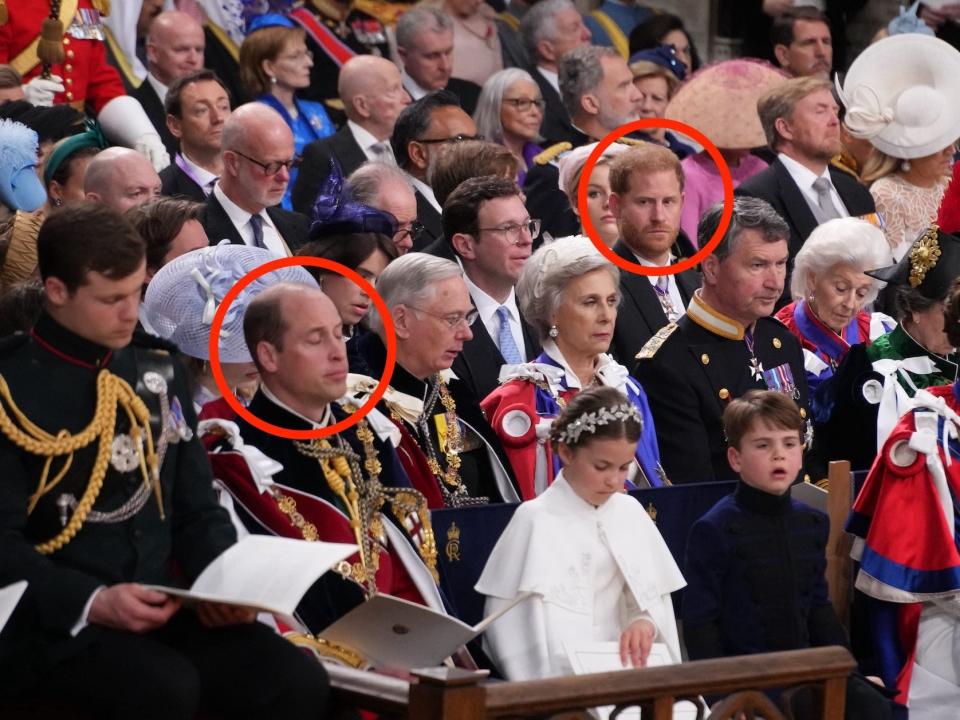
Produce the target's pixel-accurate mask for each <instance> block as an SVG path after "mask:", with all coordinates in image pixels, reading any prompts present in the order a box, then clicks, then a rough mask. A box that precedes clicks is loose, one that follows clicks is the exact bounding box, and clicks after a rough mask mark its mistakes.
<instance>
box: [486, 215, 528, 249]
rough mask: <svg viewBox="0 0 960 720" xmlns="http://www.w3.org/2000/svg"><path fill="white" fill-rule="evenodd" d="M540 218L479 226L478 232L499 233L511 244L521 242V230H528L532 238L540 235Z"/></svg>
mask: <svg viewBox="0 0 960 720" xmlns="http://www.w3.org/2000/svg"><path fill="white" fill-rule="evenodd" d="M540 222H541V221H540V220H532V219H531V220H527V221H526V222H525V223H520V224H519V225H518V224H517V223H510V224H509V225H504V226H503V227H495V228H477V232H489V233H497V234H499V235H500V237H502V238H503V239H504V240H506V241H507V242H508V243H510V244H511V245H516V244H518V243H519V242H520V239H521V232H523V231H524V230H526V231H527V233H529V235H530V239H531V240H533V239H535V238H536V237H537V236H538V235H540Z"/></svg>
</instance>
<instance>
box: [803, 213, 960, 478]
mask: <svg viewBox="0 0 960 720" xmlns="http://www.w3.org/2000/svg"><path fill="white" fill-rule="evenodd" d="M867 274H868V275H871V276H873V277H875V278H877V279H878V280H884V281H886V282H887V283H889V284H890V285H891V286H893V288H894V289H895V294H894V302H895V305H896V314H897V320H898V322H899V324H898V325H897V326H896V327H895V328H894V329H893V330H891V331H890V332H888V333H887V334H886V335H881V336H880V337H878V338H877V339H876V340H874V341H873V343H872V344H871V345H869V346H865V345H854V346H853V347H852V348H850V352H848V353H847V356H846V357H845V358H844V359H843V362H842V363H841V364H840V367H839V368H837V372H836V373H835V374H834V376H833V377H832V378H831V379H830V380H829V381H828V382H826V383H824V384H823V387H821V388H818V389H817V393H816V395H815V396H814V398H813V399H812V408H813V417H814V426H815V427H816V436H815V437H816V443H815V448H816V450H817V454H818V455H822V456H823V457H824V458H825V459H826V460H828V461H829V460H850V464H851V467H852V468H853V469H854V470H865V469H867V468H869V467H870V466H871V465H872V464H873V460H874V458H875V457H876V455H877V449H878V447H880V446H881V445H882V444H883V440H884V439H886V437H887V435H889V433H890V431H891V430H893V427H894V425H896V422H897V420H898V419H899V417H900V416H901V415H903V414H904V413H905V412H907V410H909V409H910V408H909V407H908V402H909V401H908V399H909V398H911V397H913V394H914V393H915V392H916V391H917V390H922V389H923V388H927V387H931V386H933V385H948V384H950V383H952V382H953V381H954V380H956V379H957V362H956V357H955V355H954V348H953V347H951V345H950V341H949V340H948V339H947V334H946V332H945V331H944V320H943V310H944V303H945V302H949V301H950V297H951V296H954V295H955V291H954V289H953V285H954V281H955V280H956V278H957V277H958V276H960V239H958V238H957V237H955V236H953V235H950V234H948V233H945V232H943V231H942V230H939V229H937V227H936V226H931V227H930V228H928V229H927V230H926V231H924V233H923V234H922V235H921V236H920V237H919V238H917V239H916V240H915V241H914V243H913V245H912V246H911V248H910V250H909V251H908V252H907V253H906V254H905V255H904V256H903V258H902V259H901V260H900V262H898V263H896V264H895V265H891V266H889V267H885V268H881V269H879V270H874V271H873V272H869V273H867ZM881 436H882V438H881Z"/></svg>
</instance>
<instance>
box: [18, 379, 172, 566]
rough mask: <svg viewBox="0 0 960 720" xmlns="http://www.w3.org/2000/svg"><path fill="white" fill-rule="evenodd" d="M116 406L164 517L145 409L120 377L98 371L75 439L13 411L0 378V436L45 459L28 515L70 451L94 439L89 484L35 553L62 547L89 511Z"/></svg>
mask: <svg viewBox="0 0 960 720" xmlns="http://www.w3.org/2000/svg"><path fill="white" fill-rule="evenodd" d="M118 406H119V407H120V408H122V409H123V410H124V412H125V413H126V415H127V417H128V419H129V421H130V434H131V436H132V437H133V439H134V446H135V447H137V448H138V449H139V452H138V454H139V456H140V473H141V475H142V476H143V481H144V483H146V484H148V485H149V484H152V485H153V490H154V494H155V495H156V498H157V504H158V505H159V507H160V517H161V519H162V518H163V517H164V513H163V498H162V496H161V491H160V472H159V468H158V466H157V455H156V452H155V451H154V447H153V434H152V433H151V432H150V425H149V422H150V411H149V410H147V406H146V405H144V403H143V400H141V399H140V397H139V396H138V395H137V394H136V393H135V392H134V391H133V388H131V387H130V385H129V384H128V383H127V382H126V381H125V380H124V379H123V378H120V377H118V376H116V375H114V374H113V373H111V372H109V371H107V370H101V371H100V373H99V374H98V375H97V404H96V407H95V409H94V414H93V419H92V420H91V421H90V424H89V425H87V427H85V428H84V429H83V430H81V431H80V432H78V433H76V434H74V435H71V434H70V433H68V432H67V431H66V430H61V431H60V432H58V433H57V434H56V435H51V434H50V433H48V432H46V431H45V430H44V429H43V428H41V427H39V426H38V425H36V424H35V423H33V422H32V421H31V420H30V419H29V418H28V417H27V416H26V415H24V414H23V412H22V411H21V410H20V408H19V407H17V404H16V403H15V402H14V400H13V396H12V395H11V393H10V387H9V386H8V385H7V382H6V379H5V378H4V377H3V376H2V375H0V432H2V433H3V435H4V436H5V437H6V438H7V439H8V440H10V442H12V443H13V444H14V445H16V446H17V447H18V448H20V449H21V450H23V451H25V452H28V453H30V454H31V455H38V456H40V457H43V458H46V461H45V462H44V465H43V471H42V473H41V475H40V480H39V481H38V482H37V489H36V491H35V492H34V493H33V495H31V496H30V500H29V503H28V506H27V515H30V514H31V513H32V512H33V511H34V510H35V509H36V507H37V503H38V502H39V501H40V498H42V497H43V496H44V495H46V494H47V493H49V492H50V491H51V490H53V489H54V488H55V487H56V486H57V484H58V483H59V482H60V480H62V479H63V477H64V476H65V475H66V473H67V471H68V470H69V469H70V466H71V464H72V463H73V455H74V453H75V452H76V451H77V450H81V449H83V448H85V447H87V446H89V445H91V444H92V443H93V442H94V440H99V445H98V447H97V455H96V458H95V459H94V462H93V468H92V470H91V472H90V480H89V481H88V482H87V487H86V489H85V490H84V492H83V496H82V497H81V498H80V501H79V502H78V503H77V507H76V509H75V510H74V512H73V515H72V516H71V517H70V520H69V522H67V524H66V525H65V526H64V528H63V530H62V531H61V532H60V533H59V534H58V535H56V536H55V537H53V538H52V539H50V540H48V541H46V542H44V543H40V544H39V545H37V546H36V550H37V552H39V553H41V554H43V555H49V554H51V553H54V552H56V551H57V550H60V549H61V548H63V547H64V546H65V545H67V543H69V542H70V541H71V540H73V538H74V537H75V536H76V534H77V533H78V532H79V531H80V528H81V527H82V526H83V522H84V520H86V518H87V515H88V514H89V513H90V511H91V510H92V509H93V504H94V503H95V502H96V500H97V496H98V495H99V494H100V490H101V489H102V488H103V480H104V478H105V477H106V474H107V469H108V467H109V465H110V456H111V452H112V447H113V437H114V434H115V430H116V422H117V407H118ZM141 438H143V439H144V440H145V441H146V451H145V452H144V450H143V449H142V447H141V443H140V442H139V440H140V439H141ZM61 456H64V460H63V466H62V467H61V468H60V470H59V471H58V472H57V474H56V475H55V476H54V477H53V479H52V480H51V479H50V469H51V466H52V465H53V461H54V458H58V457H61Z"/></svg>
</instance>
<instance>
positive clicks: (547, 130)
mask: <svg viewBox="0 0 960 720" xmlns="http://www.w3.org/2000/svg"><path fill="white" fill-rule="evenodd" d="M528 72H529V73H530V75H531V77H533V79H534V82H536V83H537V87H539V88H540V94H541V95H542V96H543V101H544V103H546V105H545V106H544V110H543V122H542V123H540V134H541V135H542V136H543V145H544V146H548V145H553V144H554V143H558V142H569V143H573V144H574V145H576V144H577V137H578V136H579V135H581V133H579V132H578V131H577V130H575V129H574V127H573V124H572V123H571V122H570V113H568V112H567V109H566V108H565V107H564V106H563V100H561V99H560V93H558V92H557V91H556V90H554V89H553V85H551V84H550V82H549V81H548V80H547V79H546V78H545V77H544V76H543V75H541V74H540V72H539V71H538V70H537V68H536V66H533V67H530V68H528Z"/></svg>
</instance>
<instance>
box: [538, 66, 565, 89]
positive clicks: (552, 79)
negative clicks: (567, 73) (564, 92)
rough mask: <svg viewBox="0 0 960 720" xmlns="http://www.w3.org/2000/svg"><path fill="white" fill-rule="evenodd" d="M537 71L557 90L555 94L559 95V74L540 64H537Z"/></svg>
mask: <svg viewBox="0 0 960 720" xmlns="http://www.w3.org/2000/svg"><path fill="white" fill-rule="evenodd" d="M537 72H538V73H540V74H541V75H543V78H544V80H546V81H547V82H548V83H550V85H552V86H553V89H554V90H556V91H557V95H560V75H559V74H558V73H556V72H554V71H553V70H547V69H546V68H545V67H542V66H540V65H537Z"/></svg>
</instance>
